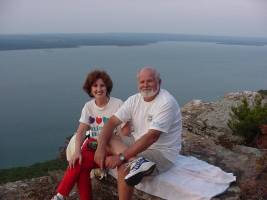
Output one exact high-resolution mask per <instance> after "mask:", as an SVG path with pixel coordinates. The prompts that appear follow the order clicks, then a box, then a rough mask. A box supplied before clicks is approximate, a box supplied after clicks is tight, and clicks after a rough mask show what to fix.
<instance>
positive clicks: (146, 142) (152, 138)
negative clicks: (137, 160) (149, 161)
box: [123, 129, 161, 160]
mask: <svg viewBox="0 0 267 200" xmlns="http://www.w3.org/2000/svg"><path fill="white" fill-rule="evenodd" d="M160 134H161V132H160V131H158V130H154V129H149V130H148V132H147V133H146V134H145V135H143V136H142V137H141V138H139V139H138V140H137V141H136V142H135V143H134V144H133V145H131V146H130V147H129V148H128V149H126V150H125V151H124V152H123V155H124V156H125V158H126V160H129V159H130V158H132V157H135V156H136V155H137V154H139V153H141V152H143V151H145V150H146V149H147V148H148V147H149V146H151V145H152V144H153V143H155V142H156V141H157V140H158V139H159V137H160Z"/></svg>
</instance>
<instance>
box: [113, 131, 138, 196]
mask: <svg viewBox="0 0 267 200" xmlns="http://www.w3.org/2000/svg"><path fill="white" fill-rule="evenodd" d="M125 138H128V137H126V136H125V137H124V139H123V140H122V139H121V137H120V136H116V135H113V136H112V138H111V140H110V143H109V149H108V150H109V153H110V154H112V155H118V154H119V153H121V152H123V151H124V150H125V149H127V148H128V145H130V142H131V141H130V140H131V139H130V138H128V139H129V141H126V140H127V139H125ZM128 143H129V144H128ZM128 172H129V169H127V167H126V164H122V165H121V166H119V167H118V168H117V173H118V179H117V185H118V195H119V200H130V199H131V197H132V194H133V189H134V188H133V187H131V186H129V185H127V183H126V182H125V179H124V178H125V176H126V175H127V174H128Z"/></svg>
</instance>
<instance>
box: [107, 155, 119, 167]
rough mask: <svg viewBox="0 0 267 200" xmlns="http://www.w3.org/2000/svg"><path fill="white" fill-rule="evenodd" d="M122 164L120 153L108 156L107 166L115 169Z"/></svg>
mask: <svg viewBox="0 0 267 200" xmlns="http://www.w3.org/2000/svg"><path fill="white" fill-rule="evenodd" d="M121 164H122V161H121V160H120V158H119V155H114V156H108V157H107V158H106V161H105V165H106V168H109V169H114V168H116V167H118V166H120V165H121Z"/></svg>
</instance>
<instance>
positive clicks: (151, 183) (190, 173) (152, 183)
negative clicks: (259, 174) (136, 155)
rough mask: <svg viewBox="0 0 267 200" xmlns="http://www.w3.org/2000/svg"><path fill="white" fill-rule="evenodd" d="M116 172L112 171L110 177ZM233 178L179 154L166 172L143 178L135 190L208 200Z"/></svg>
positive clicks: (174, 199) (173, 199) (187, 199)
mask: <svg viewBox="0 0 267 200" xmlns="http://www.w3.org/2000/svg"><path fill="white" fill-rule="evenodd" d="M114 172H115V170H112V171H111V174H112V175H113V176H116V175H115V173H114ZM235 180H236V178H235V176H234V175H233V174H232V173H226V172H224V171H223V170H221V169H220V168H218V167H216V166H214V165H210V164H209V163H207V162H205V161H202V160H199V159H197V158H195V157H192V156H189V157H188V156H182V155H178V156H177V159H176V162H175V165H174V166H173V167H172V168H171V169H169V170H168V171H166V172H164V173H162V174H160V175H157V176H149V177H145V178H144V179H143V180H142V182H141V183H140V184H138V185H137V186H136V188H137V189H139V190H142V191H144V192H146V193H149V194H152V195H154V196H158V197H161V198H163V199H168V200H177V199H179V200H209V199H211V198H212V197H214V196H216V195H218V194H221V193H223V192H224V191H225V190H226V189H227V188H228V187H229V185H230V183H231V182H233V181H235Z"/></svg>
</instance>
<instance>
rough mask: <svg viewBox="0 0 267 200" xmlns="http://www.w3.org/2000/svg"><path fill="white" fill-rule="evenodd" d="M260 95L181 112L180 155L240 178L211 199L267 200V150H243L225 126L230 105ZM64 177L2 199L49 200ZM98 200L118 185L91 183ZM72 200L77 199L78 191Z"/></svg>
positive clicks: (31, 183)
mask: <svg viewBox="0 0 267 200" xmlns="http://www.w3.org/2000/svg"><path fill="white" fill-rule="evenodd" d="M256 95H257V93H255V92H240V93H229V94H227V95H226V96H225V97H224V98H223V99H221V100H219V101H216V102H209V103H207V102H202V101H200V100H193V101H191V102H189V103H187V104H186V105H185V106H183V108H182V114H183V127H184V131H183V147H182V154H184V155H192V156H195V157H197V158H199V159H201V160H205V161H207V162H209V163H211V164H214V165H216V166H219V167H221V168H222V169H223V170H225V171H227V172H233V173H234V174H235V175H236V176H237V181H236V183H233V184H232V185H231V186H230V188H229V189H228V190H227V191H226V192H225V193H223V194H222V195H219V196H218V197H215V198H213V200H266V199H267V187H266V185H267V150H263V149H262V150H260V149H256V148H251V147H246V146H242V145H239V142H240V138H238V137H235V136H233V135H232V133H231V130H230V129H229V128H228V126H227V121H228V119H229V112H230V109H231V106H233V105H237V104H239V103H240V102H241V99H242V98H243V97H247V98H248V99H249V102H251V103H252V102H253V100H254V98H255V96H256ZM62 174H63V172H62V171H57V172H51V173H50V176H46V177H41V178H35V179H31V180H25V181H17V182H14V183H8V184H5V185H1V186H0V199H1V200H2V199H3V200H4V199H5V200H11V199H12V200H13V199H21V200H24V199H25V200H26V199H27V200H35V199H36V200H37V199H50V198H51V195H52V194H53V193H54V192H55V188H56V185H57V183H58V182H59V180H60V178H61V176H62ZM93 188H94V194H95V195H94V199H95V200H103V199H104V200H106V199H111V200H112V199H117V189H116V181H115V180H114V179H113V178H112V177H110V176H108V178H107V179H106V180H102V181H99V180H97V179H93ZM69 199H71V200H74V199H78V197H77V193H76V190H75V189H74V190H73V192H72V193H71V195H70V197H69ZM133 199H134V200H137V199H139V200H143V199H148V200H159V199H160V198H158V197H154V196H151V195H148V194H145V193H143V192H140V191H137V190H136V191H135V193H134V198H133Z"/></svg>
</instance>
